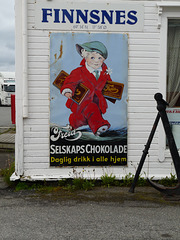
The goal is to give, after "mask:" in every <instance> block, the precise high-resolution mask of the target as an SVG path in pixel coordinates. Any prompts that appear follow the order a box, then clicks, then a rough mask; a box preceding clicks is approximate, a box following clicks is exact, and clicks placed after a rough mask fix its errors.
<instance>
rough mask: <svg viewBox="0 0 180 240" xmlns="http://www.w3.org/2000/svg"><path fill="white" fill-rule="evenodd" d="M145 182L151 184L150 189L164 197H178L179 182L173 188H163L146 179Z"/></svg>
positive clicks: (179, 190) (179, 193)
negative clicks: (152, 188)
mask: <svg viewBox="0 0 180 240" xmlns="http://www.w3.org/2000/svg"><path fill="white" fill-rule="evenodd" d="M147 181H148V182H149V183H150V184H151V186H152V187H154V188H155V189H156V190H158V191H159V192H161V193H163V194H165V195H168V196H174V195H180V182H179V183H178V184H177V186H175V187H165V186H163V185H161V184H158V183H155V182H153V181H151V180H150V179H149V178H148V179H147Z"/></svg>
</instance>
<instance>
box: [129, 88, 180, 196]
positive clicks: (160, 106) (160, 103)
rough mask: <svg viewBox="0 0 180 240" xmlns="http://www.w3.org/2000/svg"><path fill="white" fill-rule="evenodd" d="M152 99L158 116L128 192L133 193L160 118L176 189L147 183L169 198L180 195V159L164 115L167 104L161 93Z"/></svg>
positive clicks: (151, 182)
mask: <svg viewBox="0 0 180 240" xmlns="http://www.w3.org/2000/svg"><path fill="white" fill-rule="evenodd" d="M154 98H155V100H156V101H157V110H158V114H157V117H156V119H155V122H154V125H153V128H152V130H151V133H150V135H149V138H148V141H147V144H146V145H145V149H144V150H143V154H142V157H141V160H140V162H139V165H138V168H137V171H136V174H135V177H134V180H133V183H132V185H131V188H130V189H129V192H132V193H133V192H134V189H135V186H136V182H137V180H138V178H139V174H140V172H141V169H142V167H143V164H144V161H145V159H146V156H147V154H148V150H149V148H150V145H151V142H152V139H153V137H154V134H155V131H156V128H157V125H158V122H159V120H160V118H161V120H162V123H163V127H164V130H165V133H166V137H167V140H168V145H169V149H170V153H171V156H172V160H173V163H174V167H175V170H176V174H177V179H178V184H177V186H176V187H164V186H163V185H160V184H157V183H155V182H153V181H151V180H150V179H148V182H149V183H150V184H151V185H152V186H153V187H154V188H155V189H157V190H158V191H160V192H162V193H163V194H165V195H169V196H172V195H180V157H179V153H178V150H177V146H176V143H175V140H174V137H173V134H172V131H171V127H170V124H169V120H168V117H167V114H166V106H167V105H168V103H167V102H166V101H165V100H164V99H163V96H162V94H161V93H156V94H155V95H154Z"/></svg>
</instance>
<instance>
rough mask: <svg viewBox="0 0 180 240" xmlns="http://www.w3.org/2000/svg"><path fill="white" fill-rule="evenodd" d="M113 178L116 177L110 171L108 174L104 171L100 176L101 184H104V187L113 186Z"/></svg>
mask: <svg viewBox="0 0 180 240" xmlns="http://www.w3.org/2000/svg"><path fill="white" fill-rule="evenodd" d="M115 179H116V177H115V176H113V175H112V173H111V174H110V175H108V174H107V173H105V174H104V175H103V176H102V177H101V181H102V185H103V186H106V187H110V186H114V185H115Z"/></svg>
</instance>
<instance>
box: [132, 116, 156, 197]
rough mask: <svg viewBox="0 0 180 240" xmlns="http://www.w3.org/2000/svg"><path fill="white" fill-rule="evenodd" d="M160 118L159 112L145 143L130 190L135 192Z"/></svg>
mask: <svg viewBox="0 0 180 240" xmlns="http://www.w3.org/2000/svg"><path fill="white" fill-rule="evenodd" d="M159 119H160V114H159V113H158V114H157V116H156V119H155V121H154V125H153V127H152V130H151V133H150V135H149V138H148V140H147V143H146V145H145V148H144V150H143V154H142V157H141V160H140V162H139V165H138V168H137V171H136V174H135V177H134V180H133V183H132V185H131V188H130V189H129V192H132V193H133V192H134V189H135V186H136V183H137V181H138V178H139V175H140V173H141V169H142V167H143V164H144V161H145V159H146V156H147V154H148V150H149V148H150V145H151V142H152V140H153V137H154V134H155V132H156V128H157V125H158V122H159Z"/></svg>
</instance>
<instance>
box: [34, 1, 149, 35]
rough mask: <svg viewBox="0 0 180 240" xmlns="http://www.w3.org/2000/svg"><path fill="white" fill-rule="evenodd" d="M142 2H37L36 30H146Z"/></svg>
mask: <svg viewBox="0 0 180 240" xmlns="http://www.w3.org/2000/svg"><path fill="white" fill-rule="evenodd" d="M143 25H144V6H143V4H142V3H132V2H131V3H128V2H126V3H125V2H124V3H122V2H120V3H118V4H117V3H100V2H96V3H89V2H88V3H87V2H86V3H85V2H74V1H73V2H68V1H59V0H53V1H44V0H36V2H35V29H48V30H60V31H61V30H62V31H63V30H66V31H67V30H69V31H106V32H113V31H115V32H116V31H118V32H119V31H126V32H128V31H142V30H143Z"/></svg>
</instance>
